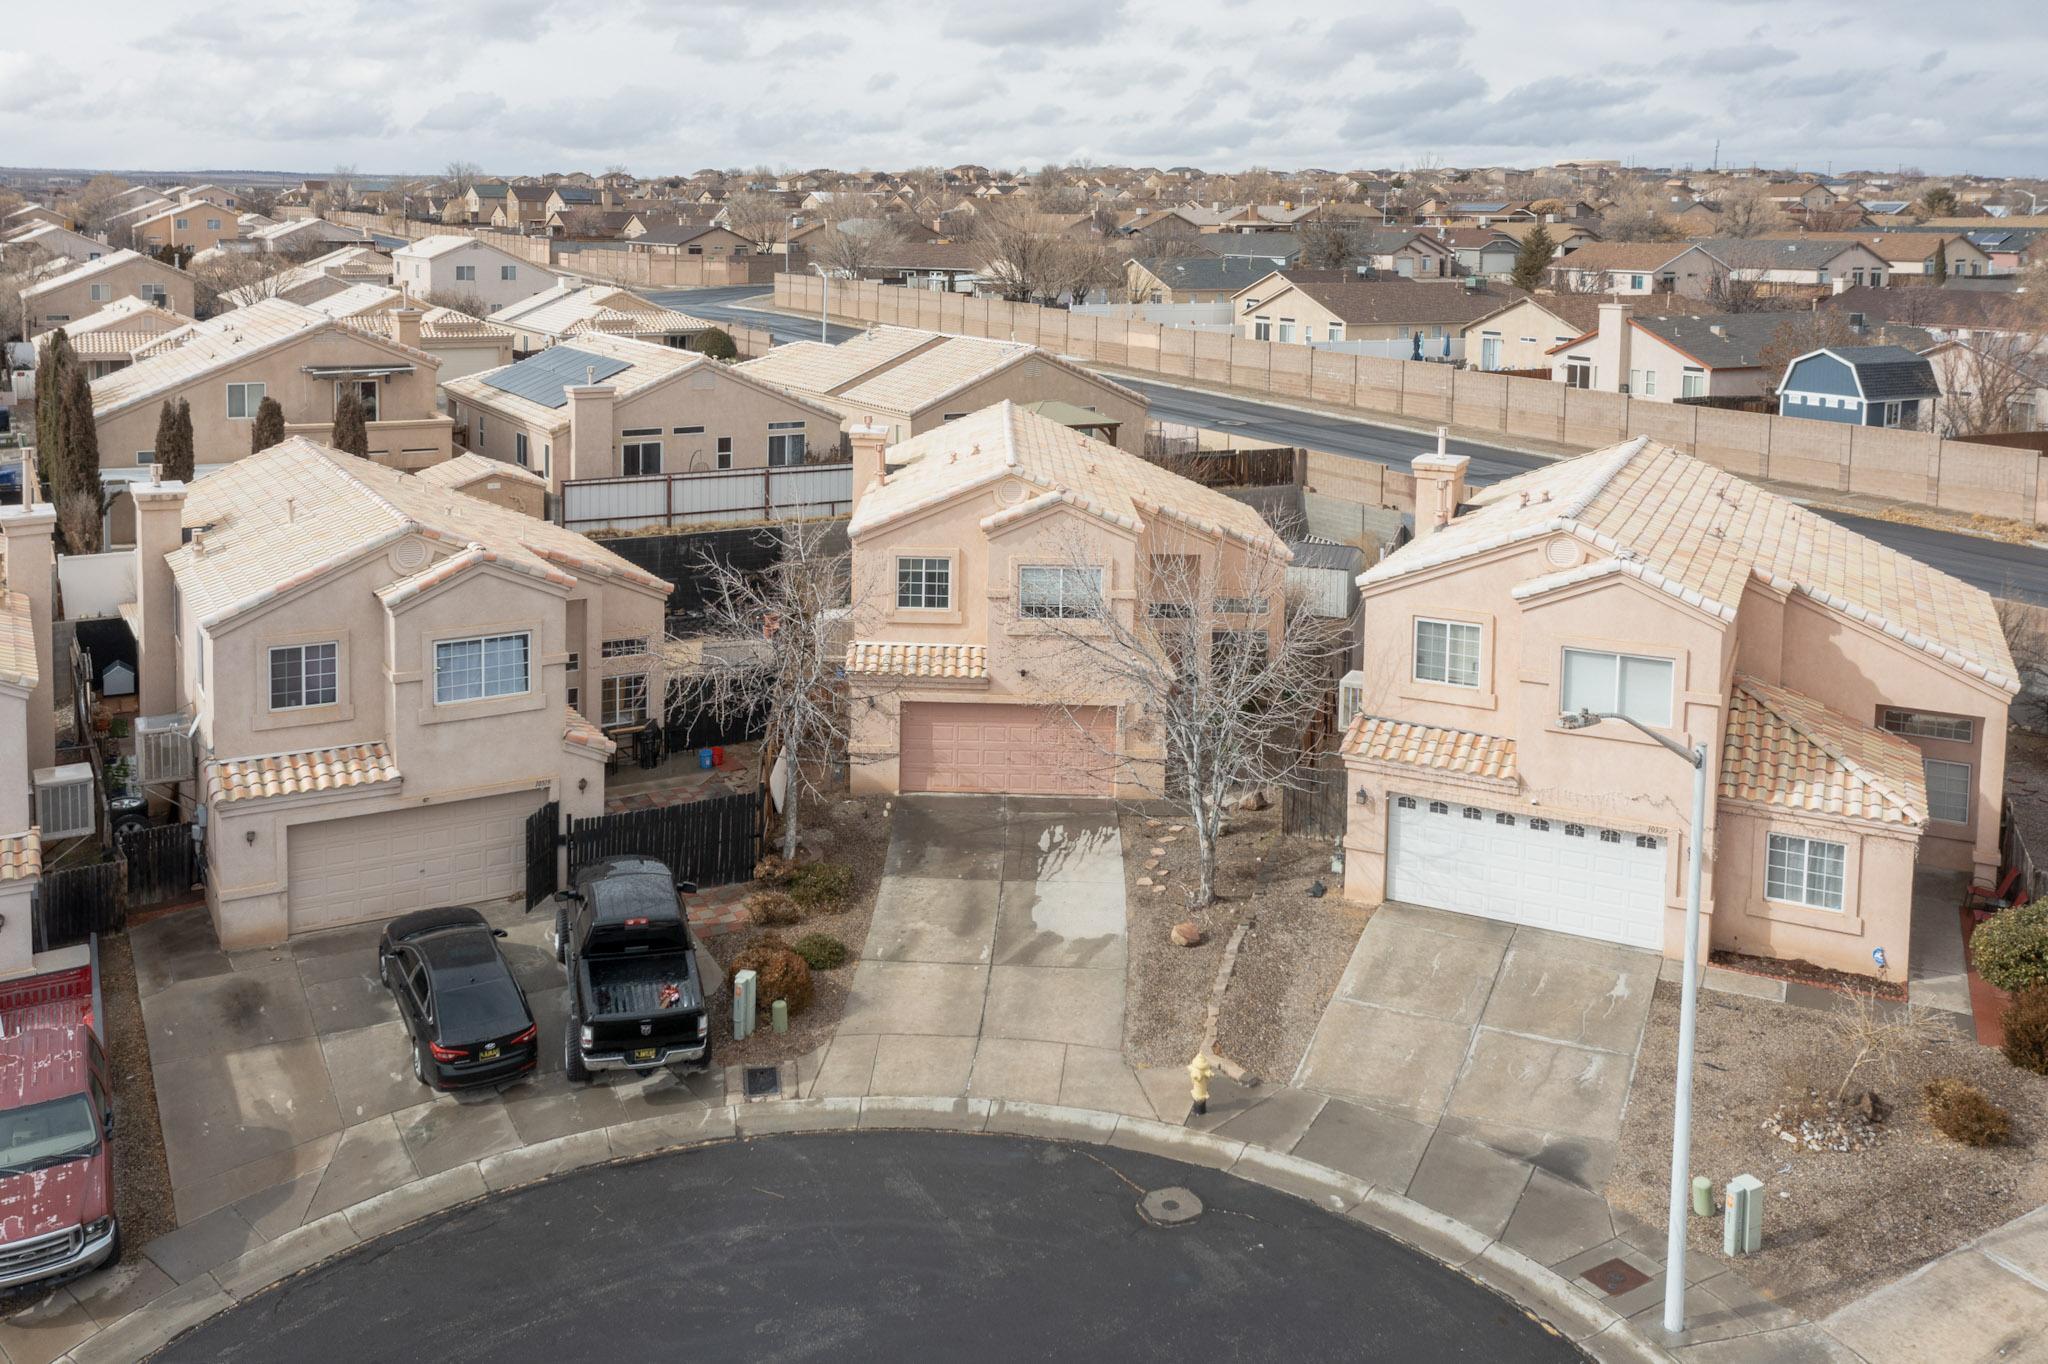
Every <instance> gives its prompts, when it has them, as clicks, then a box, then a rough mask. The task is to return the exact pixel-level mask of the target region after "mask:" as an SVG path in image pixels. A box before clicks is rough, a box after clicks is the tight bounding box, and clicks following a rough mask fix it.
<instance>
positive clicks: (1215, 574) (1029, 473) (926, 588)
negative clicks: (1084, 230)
mask: <svg viewBox="0 0 2048 1364" xmlns="http://www.w3.org/2000/svg"><path fill="white" fill-rule="evenodd" d="M886 440H887V433H886V431H885V430H884V429H882V428H880V427H876V426H866V425H862V426H857V427H855V428H854V431H853V433H852V441H853V447H854V490H855V501H854V509H853V517H852V520H851V521H850V522H849V524H848V535H849V537H850V540H851V543H852V551H853V566H852V582H853V592H854V594H855V598H856V604H855V618H854V625H853V629H854V630H855V631H856V632H857V633H856V637H855V638H854V639H852V640H851V641H850V642H849V644H848V648H847V659H846V675H847V691H848V699H847V705H848V710H849V713H850V714H851V716H852V717H853V721H852V723H853V733H852V737H851V741H850V744H849V753H850V755H851V758H852V763H853V766H852V783H853V789H854V790H855V791H857V792H859V791H904V792H908V791H992V792H1013V793H1018V794H1028V795H1077V796H1110V795H1133V794H1137V793H1140V792H1144V791H1148V790H1149V791H1157V790H1158V789H1159V787H1158V769H1159V764H1160V762H1161V740H1160V735H1159V734H1158V732H1157V726H1156V725H1155V724H1153V723H1150V722H1149V720H1148V717H1147V716H1146V714H1145V713H1144V707H1143V705H1142V698H1140V697H1133V696H1129V695H1119V694H1117V693H1116V692H1115V691H1114V690H1113V684H1108V683H1105V680H1104V679H1103V678H1102V677H1101V676H1100V675H1099V670H1097V671H1091V670H1089V669H1087V668H1086V667H1076V666H1074V661H1073V659H1072V657H1071V655H1069V654H1068V652H1067V650H1066V649H1064V648H1063V647H1062V643H1061V639H1060V636H1059V633H1058V632H1059V631H1060V630H1062V629H1063V628H1074V627H1073V623H1074V622H1076V621H1080V622H1083V623H1084V624H1083V626H1082V627H1079V628H1085V622H1086V621H1087V620H1088V619H1090V618H1091V617H1093V616H1095V615H1098V614H1101V613H1104V612H1113V613H1115V614H1116V617H1117V619H1118V620H1119V621H1120V622H1122V623H1123V625H1124V627H1125V628H1126V629H1131V630H1135V629H1136V628H1137V627H1138V626H1139V624H1140V623H1141V622H1143V621H1146V620H1148V619H1152V618H1155V617H1156V615H1157V613H1156V612H1153V611H1151V610H1149V609H1148V608H1149V603H1148V600H1147V587H1148V584H1150V582H1151V581H1152V578H1153V575H1154V573H1155V572H1156V571H1158V569H1159V567H1160V566H1161V565H1163V564H1164V565H1171V566H1172V567H1173V568H1174V570H1175V571H1176V573H1178V574H1185V575H1186V578H1185V580H1186V581H1190V582H1199V583H1208V584H1212V585H1213V586H1214V593H1213V598H1214V602H1215V606H1216V612H1215V615H1214V621H1215V624H1216V628H1217V630H1218V631H1225V632H1228V633H1229V634H1230V635H1232V636H1233V637H1237V638H1243V637H1247V636H1261V635H1263V636H1264V637H1266V638H1267V639H1268V640H1270V639H1271V638H1272V637H1273V636H1274V635H1275V633H1276V632H1277V630H1278V628H1279V612H1280V610H1281V607H1282V603H1281V602H1280V601H1279V600H1278V599H1277V598H1275V597H1265V598H1253V597H1249V596H1247V595H1245V592H1244V584H1245V583H1246V582H1248V581H1252V582H1256V581H1268V580H1270V579H1271V577H1272V576H1274V575H1271V574H1270V573H1268V572H1267V571H1266V570H1270V569H1271V568H1273V567H1275V566H1280V565H1284V564H1285V563H1286V561H1287V560H1288V558H1289V557H1290V556H1289V554H1288V551H1287V549H1286V547H1285V546H1284V545H1283V544H1281V543H1280V542H1279V540H1278V539H1277V538H1276V537H1275V536H1274V534H1273V532H1272V531H1271V530H1270V529H1269V528H1268V527H1267V526H1266V524H1265V522H1264V521H1262V520H1261V519H1260V518H1259V515H1258V513H1257V512H1256V511H1254V510H1253V509H1251V508H1250V507H1248V506H1245V505H1244V504H1243V503H1240V502H1237V501H1235V500H1233V499H1231V498H1229V497H1226V496H1224V495H1223V494H1222V493H1219V492H1216V491H1214V490H1213V489H1209V488H1204V487H1201V486H1200V485H1198V484H1196V483H1193V482H1191V481H1189V480H1187V479H1184V478H1181V477H1179V476H1177V475H1175V474H1171V473H1168V472H1166V471H1165V470H1164V469H1161V468H1159V467H1158V466H1157V465H1153V464H1148V463H1146V462H1145V461H1143V460H1141V459H1139V458H1138V457H1137V456H1135V455H1132V454H1127V453H1125V452H1124V451H1122V450H1119V449H1117V448H1116V447H1115V446H1111V445H1105V444H1103V443H1102V442H1101V441H1097V440H1091V439H1089V438H1088V437H1086V436H1083V435H1081V434H1079V433H1078V432H1075V431H1073V430H1071V429H1069V428H1068V427H1065V426H1062V425H1061V424H1059V423H1058V422H1056V421H1053V420H1051V419H1049V418H1046V417H1042V416H1039V415H1037V414H1036V413H1032V412H1028V411H1025V410H1024V409H1022V408H1020V407H1018V406H1016V405H1015V404H1013V403H1010V402H1002V403H998V404H996V405H995V406H993V407H988V408H983V409H981V410H979V411H976V412H973V413H970V414H969V415H967V416H965V417H962V418H961V419H959V420H958V421H955V422H952V423H949V424H947V425H945V426H942V427H939V428H938V429H936V430H932V431H927V432H925V433H924V434H923V435H919V436H913V437H911V438H910V439H908V440H906V441H902V442H900V443H898V444H896V445H893V446H885V443H886ZM1253 561H1256V569H1257V571H1254V567H1252V566H1249V565H1252V564H1253ZM1171 604H1172V605H1176V606H1180V605H1185V604H1186V603H1185V594H1182V595H1181V596H1177V597H1176V598H1175V599H1174V601H1173V603H1171ZM1162 623H1163V624H1166V625H1170V626H1174V627H1179V626H1182V625H1184V624H1185V623H1186V622H1185V621H1184V620H1183V619H1181V618H1179V617H1176V618H1175V619H1173V620H1171V621H1162ZM1209 645H1210V640H1207V639H1204V640H1201V641H1199V642H1198V643H1197V644H1196V646H1195V647H1209ZM1054 705H1057V706H1059V707H1060V708H1061V710H1060V711H1059V713H1057V714H1055V713H1054V712H1053V711H1052V710H1050V709H1049V707H1051V706H1054Z"/></svg>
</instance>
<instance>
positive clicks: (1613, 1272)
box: [1579, 1260, 1650, 1298]
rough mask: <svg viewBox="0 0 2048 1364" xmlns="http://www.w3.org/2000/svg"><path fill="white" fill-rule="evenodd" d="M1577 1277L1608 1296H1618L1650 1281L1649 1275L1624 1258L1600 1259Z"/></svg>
mask: <svg viewBox="0 0 2048 1364" xmlns="http://www.w3.org/2000/svg"><path fill="white" fill-rule="evenodd" d="M1579 1277H1580V1278H1582V1279H1584V1280H1585V1281H1586V1282H1587V1283H1589V1284H1591V1285H1593V1287H1595V1288H1597V1289H1599V1290H1600V1291H1601V1292H1602V1293H1605V1294H1606V1295H1607V1296H1608V1297H1610V1298H1618V1297H1620V1296H1621V1295H1622V1294H1624V1293H1626V1292H1628V1291H1630V1290H1631V1289H1636V1288H1641V1287H1642V1286H1643V1285H1644V1284H1646V1283H1648V1282H1649V1281H1650V1276H1649V1275H1647V1274H1645V1273H1643V1271H1642V1270H1640V1269H1637V1268H1636V1267H1635V1266H1634V1265H1632V1264H1630V1263H1629V1262H1628V1261H1626V1260H1602V1261H1601V1262H1600V1263H1599V1264H1597V1265H1594V1266H1593V1267H1592V1268H1591V1269H1589V1270H1587V1271H1586V1272H1585V1273H1583V1274H1581V1275H1579Z"/></svg>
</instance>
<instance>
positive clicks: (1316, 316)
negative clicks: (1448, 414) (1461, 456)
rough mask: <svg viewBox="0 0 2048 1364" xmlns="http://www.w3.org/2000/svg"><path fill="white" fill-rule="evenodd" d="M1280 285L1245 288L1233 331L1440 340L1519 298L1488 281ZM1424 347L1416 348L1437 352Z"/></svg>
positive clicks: (1270, 337) (1273, 336)
mask: <svg viewBox="0 0 2048 1364" xmlns="http://www.w3.org/2000/svg"><path fill="white" fill-rule="evenodd" d="M1275 284H1276V286H1277V287H1274V288H1272V289H1271V290H1268V289H1267V288H1266V287H1265V286H1264V285H1263V284H1262V285H1260V286H1259V287H1258V288H1257V289H1256V290H1255V291H1246V296H1245V297H1244V298H1243V299H1242V301H1241V302H1240V303H1239V304H1238V309H1239V311H1238V314H1237V317H1236V323H1237V328H1238V334H1239V335H1241V336H1243V337H1244V338H1245V339H1246V340H1248V341H1278V342H1281V343H1283V344H1285V343H1288V342H1294V343H1298V344H1303V345H1306V344H1309V343H1312V342H1324V343H1326V342H1332V341H1412V340H1416V339H1418V338H1419V339H1421V340H1422V341H1424V342H1430V341H1436V342H1441V341H1442V340H1444V339H1445V338H1447V337H1455V336H1457V335H1459V334H1460V333H1461V332H1463V330H1464V328H1465V325H1466V324H1467V323H1468V322H1471V321H1472V320H1473V319H1474V318H1478V317H1483V316H1485V315H1486V314H1488V313H1490V312H1493V311H1495V310H1496V309H1498V308H1499V307H1500V306H1501V305H1502V304H1504V303H1507V302H1510V301H1512V300H1514V299H1518V298H1521V297H1523V293H1522V291H1521V290H1520V289H1517V288H1515V287H1514V286H1512V285H1508V284H1501V283H1498V282H1496V281H1493V280H1482V279H1472V280H1463V281H1459V280H1432V281H1422V280H1405V279H1394V280H1361V279H1338V280H1324V279H1314V278H1309V277H1305V276H1295V275H1281V276H1278V277H1276V279H1275ZM1442 353H1443V352H1442V348H1441V347H1438V348H1435V349H1432V348H1430V347H1429V346H1427V345H1425V346H1424V347H1423V348H1422V350H1421V354H1422V355H1425V356H1431V357H1434V356H1438V355H1441V354H1442Z"/></svg>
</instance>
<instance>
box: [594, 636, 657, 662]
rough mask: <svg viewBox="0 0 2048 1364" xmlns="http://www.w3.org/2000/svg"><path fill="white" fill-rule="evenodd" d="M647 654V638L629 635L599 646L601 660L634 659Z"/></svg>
mask: <svg viewBox="0 0 2048 1364" xmlns="http://www.w3.org/2000/svg"><path fill="white" fill-rule="evenodd" d="M646 652H647V636H645V635H629V636H626V637H625V638H622V639H608V640H606V641H605V642H604V643H602V644H600V645H599V646H598V650H597V656H598V657H599V658H632V657H634V656H635V655H637V654H644V653H646Z"/></svg>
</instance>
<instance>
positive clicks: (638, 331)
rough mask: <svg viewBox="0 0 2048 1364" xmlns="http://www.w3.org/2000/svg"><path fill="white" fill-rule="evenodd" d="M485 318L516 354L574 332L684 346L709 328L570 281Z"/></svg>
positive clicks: (627, 295)
mask: <svg viewBox="0 0 2048 1364" xmlns="http://www.w3.org/2000/svg"><path fill="white" fill-rule="evenodd" d="M491 320H492V321H494V322H496V323H497V324H498V325H499V326H501V327H510V328H511V329H512V331H513V333H514V335H515V336H516V338H517V340H516V341H515V343H514V344H515V345H516V346H517V347H518V349H519V351H520V352H521V353H522V354H523V353H525V352H527V351H536V350H541V349H543V348H545V347H548V346H552V345H554V344H555V343H556V342H557V341H568V340H571V339H573V338H576V337H580V336H622V337H635V338H638V339H639V340H642V341H654V342H658V343H659V344H661V345H664V346H674V347H675V348H676V349H677V350H687V349H688V348H689V346H690V343H691V342H693V341H695V340H696V339H697V338H698V337H700V336H702V335H703V334H704V333H705V332H707V331H709V330H710V329H711V326H712V324H711V323H709V322H706V321H704V320H703V319H702V318H699V317H691V316H690V315H689V314H688V313H679V312H677V311H676V310H675V309H673V308H664V307H662V306H661V305H660V304H659V303H650V302H648V301H647V300H646V299H644V298H642V297H640V295H638V294H636V293H634V292H633V291H632V290H630V289H621V288H619V287H618V286H617V285H612V284H578V283H576V282H575V281H573V280H563V281H561V282H560V283H558V284H556V285H554V286H553V287H552V288H549V289H546V290H544V291H542V292H541V293H537V294H535V295H533V296H532V297H531V298H527V299H522V300H521V301H520V302H518V303H511V304H507V305H506V306H504V307H503V308H500V309H498V311H497V312H496V313H494V314H492V317H491Z"/></svg>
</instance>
